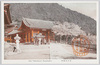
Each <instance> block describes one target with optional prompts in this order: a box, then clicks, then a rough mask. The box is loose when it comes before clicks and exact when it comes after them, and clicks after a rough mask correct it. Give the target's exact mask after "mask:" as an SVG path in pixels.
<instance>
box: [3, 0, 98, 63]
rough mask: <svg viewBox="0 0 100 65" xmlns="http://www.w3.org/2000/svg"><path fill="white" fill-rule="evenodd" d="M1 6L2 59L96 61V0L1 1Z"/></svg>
mask: <svg viewBox="0 0 100 65" xmlns="http://www.w3.org/2000/svg"><path fill="white" fill-rule="evenodd" d="M2 7H3V10H2V12H3V16H4V17H3V21H2V23H3V24H4V26H3V28H2V29H4V32H3V34H4V35H3V36H4V39H3V47H2V49H3V51H2V52H3V59H4V60H6V61H11V60H15V61H16V60H30V61H31V62H34V61H32V60H51V61H49V62H51V63H52V60H61V62H62V61H64V60H68V59H73V60H76V59H77V60H97V57H98V51H97V49H98V48H97V45H98V44H97V22H98V16H97V13H98V11H97V10H98V9H97V1H96V2H77V1H76V2H75V1H74V2H51V3H49V2H44V3H43V2H42V3H41V2H39V3H38V2H35V3H34V2H33V3H30V2H29V3H28V2H25V3H24V2H18V3H16V2H15V3H14V2H8V3H7V2H3V6H2ZM35 62H36V61H35ZM56 62H57V61H56ZM58 62H59V61H58ZM64 62H66V61H64ZM67 62H68V61H67ZM67 62H66V63H67ZM70 62H71V60H70ZM90 62H91V61H90ZM12 63H13V62H12ZM23 63H24V62H23ZM44 63H45V62H44Z"/></svg>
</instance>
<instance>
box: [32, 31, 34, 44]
mask: <svg viewBox="0 0 100 65" xmlns="http://www.w3.org/2000/svg"><path fill="white" fill-rule="evenodd" d="M33 33H34V32H33V30H32V37H33ZM32 42H33V38H32Z"/></svg>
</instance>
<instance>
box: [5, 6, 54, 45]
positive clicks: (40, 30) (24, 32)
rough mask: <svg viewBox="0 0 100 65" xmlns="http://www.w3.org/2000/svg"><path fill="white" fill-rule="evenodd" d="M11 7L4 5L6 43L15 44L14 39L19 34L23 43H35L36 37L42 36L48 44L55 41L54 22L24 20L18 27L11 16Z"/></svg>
mask: <svg viewBox="0 0 100 65" xmlns="http://www.w3.org/2000/svg"><path fill="white" fill-rule="evenodd" d="M9 7H10V5H9V4H5V5H4V29H5V30H4V32H5V33H4V34H5V39H4V40H5V41H6V42H11V43H15V40H14V37H15V36H16V34H18V35H19V36H20V37H21V40H20V42H21V43H31V42H32V43H33V42H34V41H35V38H34V36H36V35H39V34H41V35H42V37H43V39H44V40H46V42H49V41H52V40H54V33H53V32H52V30H51V29H52V27H53V22H52V21H45V20H38V19H29V18H22V22H21V24H20V26H16V23H14V22H13V23H12V21H11V16H10V9H9Z"/></svg>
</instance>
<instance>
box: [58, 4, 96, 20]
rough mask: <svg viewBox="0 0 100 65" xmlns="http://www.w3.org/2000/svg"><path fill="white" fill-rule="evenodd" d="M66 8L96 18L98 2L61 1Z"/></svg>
mask: <svg viewBox="0 0 100 65" xmlns="http://www.w3.org/2000/svg"><path fill="white" fill-rule="evenodd" d="M59 4H60V5H62V6H64V7H65V8H69V9H71V10H74V11H77V12H80V13H82V14H85V15H87V16H89V17H91V18H93V19H95V20H96V10H97V9H96V7H97V5H96V3H59Z"/></svg>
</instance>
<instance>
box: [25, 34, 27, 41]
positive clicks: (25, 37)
mask: <svg viewBox="0 0 100 65" xmlns="http://www.w3.org/2000/svg"><path fill="white" fill-rule="evenodd" d="M25 38H26V40H25V42H27V33H26V34H25Z"/></svg>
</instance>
